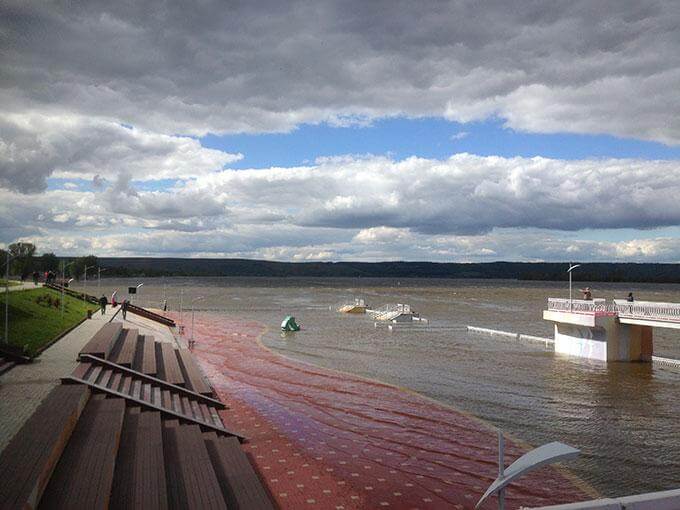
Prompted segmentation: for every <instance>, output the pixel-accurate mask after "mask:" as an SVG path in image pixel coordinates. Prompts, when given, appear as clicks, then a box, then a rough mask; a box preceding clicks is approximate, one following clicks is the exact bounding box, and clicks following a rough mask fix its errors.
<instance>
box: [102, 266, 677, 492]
mask: <svg viewBox="0 0 680 510" xmlns="http://www.w3.org/2000/svg"><path fill="white" fill-rule="evenodd" d="M142 281H143V282H144V286H143V287H142V288H141V289H140V294H139V295H138V296H137V297H136V300H137V302H138V303H139V304H142V305H146V306H154V307H159V306H160V303H161V302H162V300H163V298H164V297H165V298H166V299H167V300H168V307H169V308H170V309H173V310H174V309H177V308H178V307H179V295H180V291H181V292H182V294H183V296H182V301H183V310H184V313H185V314H187V315H185V320H184V322H185V324H187V334H190V330H191V327H190V324H191V319H190V309H191V300H192V298H196V297H199V296H202V297H203V299H200V300H196V301H194V305H195V307H196V310H197V311H198V312H197V314H196V317H197V320H198V319H200V314H201V313H206V310H209V311H210V313H219V314H229V315H230V316H234V317H243V318H247V319H255V320H257V321H260V322H262V323H265V324H267V325H268V326H270V328H271V329H270V330H269V332H268V333H267V334H266V335H265V338H264V342H265V343H266V344H267V345H269V346H270V347H272V348H274V349H275V350H276V351H278V352H280V353H282V354H284V355H286V356H290V357H293V358H296V359H299V360H302V361H306V362H310V363H314V364H316V365H320V366H324V367H329V368H333V369H338V370H343V371H346V372H351V373H355V374H359V375H362V376H367V377H370V378H374V379H379V380H382V381H385V382H388V383H392V384H396V385H398V386H402V387H405V388H408V389H411V390H414V391H417V392H420V393H422V394H423V395H426V396H428V397H431V398H434V399H436V400H439V401H441V402H444V403H446V404H450V405H452V406H454V407H456V408H458V409H461V410H464V411H467V412H470V413H472V414H474V415H476V416H478V417H480V418H482V419H484V420H486V421H488V422H490V423H491V424H493V425H495V426H497V427H500V428H502V429H503V430H504V431H505V432H507V433H509V434H510V435H512V436H514V437H516V438H518V439H521V440H523V441H525V442H527V443H529V444H531V445H534V446H538V445H539V444H542V443H545V442H549V441H555V440H558V441H563V442H565V443H567V444H570V445H572V446H574V447H577V448H579V449H581V450H582V452H583V455H582V457H581V458H580V459H579V460H577V461H573V462H571V463H570V464H569V467H570V468H571V469H572V470H573V471H574V472H575V473H576V474H577V475H578V476H580V477H581V478H582V479H584V480H586V481H587V482H589V483H590V484H591V485H592V486H593V487H595V488H596V489H597V490H599V491H600V492H601V493H602V494H603V495H604V496H620V495H625V494H632V493H638V492H645V491H654V490H663V489H671V488H677V487H678V486H680V426H679V424H678V417H680V401H679V399H678V398H677V397H678V394H679V392H680V367H665V366H659V365H652V364H646V363H609V364H605V363H601V362H595V361H588V360H582V359H578V358H571V357H566V356H561V355H556V354H554V353H553V351H552V347H550V346H548V347H546V346H544V345H543V344H537V343H525V342H517V341H515V340H509V339H504V338H499V337H488V336H481V335H474V334H468V332H467V331H466V326H467V325H474V326H481V327H487V328H494V329H502V330H506V331H512V332H517V333H525V334H531V335H538V336H552V327H551V325H550V324H549V323H547V322H545V321H543V319H542V310H543V309H544V308H545V305H546V302H547V298H548V297H567V295H568V289H567V288H566V284H564V283H556V282H517V281H510V280H420V279H418V280H401V281H392V280H387V279H323V278H318V279H292V278H285V279H267V278H248V279H245V278H164V279H161V278H156V279H149V278H145V279H143V280H102V282H101V283H102V287H101V291H102V292H107V293H108V294H109V295H110V292H111V291H112V290H113V289H118V292H119V299H120V298H121V297H124V296H125V290H126V289H127V287H128V286H134V285H137V284H138V283H140V282H142ZM589 285H590V287H592V288H593V291H594V293H593V295H594V297H596V298H598V297H606V298H613V297H617V298H624V297H625V296H626V295H627V294H628V292H629V291H633V292H634V293H635V296H636V299H639V300H650V301H669V302H680V285H653V284H605V283H602V284H592V283H589ZM89 286H90V288H89V291H90V292H91V293H94V292H93V291H94V290H95V289H96V283H92V282H90V283H89ZM577 287H578V284H575V288H577ZM354 297H362V298H364V299H365V300H366V301H367V303H368V304H369V305H370V306H372V307H375V308H379V307H381V306H383V305H385V304H394V303H408V304H410V305H411V306H412V308H413V309H414V310H416V311H417V312H419V313H420V314H421V315H422V316H423V317H426V318H427V319H429V320H430V325H429V327H416V328H409V329H408V330H401V331H389V330H387V329H386V328H375V327H374V322H373V320H372V319H371V318H370V317H368V316H357V315H345V314H339V313H337V312H336V311H335V309H336V308H337V307H338V306H339V305H340V304H342V303H343V302H345V301H351V300H353V298H354ZM199 310H200V311H199ZM287 314H292V315H294V316H295V317H296V319H297V321H298V322H299V323H301V324H302V327H303V330H302V331H300V332H297V333H289V334H286V335H282V334H281V332H280V331H279V325H280V323H281V320H282V318H283V317H284V316H285V315H287ZM654 350H655V354H656V355H659V356H666V357H671V358H680V331H673V330H658V329H657V330H655V331H654Z"/></svg>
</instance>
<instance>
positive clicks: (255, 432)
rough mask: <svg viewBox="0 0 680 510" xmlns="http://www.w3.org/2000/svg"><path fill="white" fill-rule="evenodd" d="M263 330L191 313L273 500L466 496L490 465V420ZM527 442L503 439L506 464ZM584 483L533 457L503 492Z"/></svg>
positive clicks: (543, 498)
mask: <svg viewBox="0 0 680 510" xmlns="http://www.w3.org/2000/svg"><path fill="white" fill-rule="evenodd" d="M264 332H265V327H263V326H262V325H261V324H258V323H256V322H252V321H241V320H236V319H229V318H223V317H218V316H217V315H208V314H201V316H200V320H197V321H196V333H195V338H196V346H195V350H194V354H195V356H196V358H197V359H198V360H199V362H200V363H201V365H202V366H203V369H204V371H205V372H206V374H207V375H208V376H209V377H210V379H211V381H212V383H213V385H214V387H215V389H216V391H217V392H218V393H219V394H220V396H221V397H222V398H223V399H224V400H225V401H228V402H229V404H230V406H231V408H232V409H234V410H235V411H236V412H232V413H229V412H224V413H222V417H223V420H224V422H225V424H226V425H227V427H231V428H232V429H234V430H235V431H237V432H241V433H243V434H244V435H246V436H247V437H248V438H249V443H248V444H246V445H244V446H245V449H246V450H247V451H249V453H250V454H251V455H252V457H253V460H254V462H255V464H256V465H257V467H258V469H259V471H260V473H261V474H262V476H263V478H264V481H265V483H266V484H267V486H268V488H269V490H270V491H271V494H272V496H273V497H274V499H275V500H276V502H277V503H278V504H279V505H280V506H281V508H291V509H300V508H323V509H326V508H330V509H337V510H343V509H350V508H421V509H427V508H442V509H443V508H447V509H448V508H455V509H463V508H473V507H474V505H475V503H476V502H477V500H478V499H479V497H480V496H481V495H482V494H483V493H484V491H485V490H486V487H487V486H488V485H489V484H490V483H491V481H493V479H494V478H495V477H496V475H497V450H496V444H497V439H496V432H495V430H493V429H491V427H490V426H488V425H487V424H485V423H483V422H481V421H480V420H478V419H476V418H474V417H472V416H469V415H467V414H464V413H462V412H459V411H456V410H455V409H452V408H449V407H446V406H443V405H440V404H438V403H435V402H434V401H431V400H429V399H426V398H424V397H422V396H420V395H417V394H414V393H411V392H408V391H406V390H403V389H400V388H397V387H394V386H390V385H387V384H382V383H380V382H377V381H371V380H367V379H363V378H360V377H357V376H354V375H350V374H345V373H340V372H334V371H332V370H327V369H323V368H317V367H314V366H311V365H307V364H304V363H301V362H297V361H293V360H289V359H287V358H284V357H282V356H280V355H278V354H276V353H273V352H271V351H270V350H268V349H267V348H266V347H264V346H263V345H262V344H261V342H260V337H261V336H262V334H263V333H264ZM233 416H238V417H239V418H237V419H236V420H234V419H233ZM525 451H526V450H525V449H524V448H523V447H521V446H519V445H518V444H517V443H515V442H513V441H511V440H508V441H507V443H506V465H507V464H509V463H510V462H512V461H513V460H514V459H515V458H517V457H519V456H520V455H521V454H522V453H524V452H525ZM592 495H593V494H592V492H591V491H589V490H588V489H587V488H586V487H585V486H584V485H583V484H581V483H580V482H578V480H576V479H575V478H574V477H571V476H569V475H567V474H565V473H563V472H562V471H558V470H557V469H554V468H542V469H539V470H537V471H535V472H533V473H531V474H529V475H527V476H526V477H525V478H524V479H523V480H521V481H520V482H518V483H517V484H513V485H512V486H511V488H510V489H509V490H508V492H507V496H506V502H507V508H518V507H519V506H529V507H531V506H542V505H547V504H555V503H563V502H570V501H577V500H584V499H589V498H591V497H592ZM496 504H497V503H496V500H495V499H493V498H492V499H491V500H490V501H488V502H487V504H486V505H485V506H484V508H496Z"/></svg>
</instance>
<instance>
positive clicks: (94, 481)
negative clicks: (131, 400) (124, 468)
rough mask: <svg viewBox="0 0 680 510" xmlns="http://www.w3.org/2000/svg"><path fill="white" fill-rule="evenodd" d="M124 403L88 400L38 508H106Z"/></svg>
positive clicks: (115, 400)
mask: <svg viewBox="0 0 680 510" xmlns="http://www.w3.org/2000/svg"><path fill="white" fill-rule="evenodd" d="M124 415H125V400H123V399H121V398H113V399H111V398H109V399H103V400H97V399H92V400H90V401H89V402H88V403H87V406H86V407H85V410H84V411H83V414H82V416H81V417H80V419H79V420H78V424H77V425H76V428H75V430H74V431H73V435H72V436H71V439H70V440H69V443H68V445H67V446H66V448H65V449H64V452H63V454H62V456H61V459H59V463H58V464H57V467H56V469H55V470H54V473H53V474H52V477H51V478H50V482H49V484H48V485H47V488H46V489H45V493H44V494H43V498H42V500H41V502H40V508H42V509H61V508H64V509H66V508H106V507H107V505H108V502H109V498H110V496H111V486H112V483H113V472H114V468H115V465H116V455H117V452H118V445H119V441H120V434H121V429H122V427H123V418H124Z"/></svg>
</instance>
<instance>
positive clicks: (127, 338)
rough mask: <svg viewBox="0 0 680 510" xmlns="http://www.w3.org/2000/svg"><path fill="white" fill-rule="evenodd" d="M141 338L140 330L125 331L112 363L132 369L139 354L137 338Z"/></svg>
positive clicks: (113, 355) (112, 357)
mask: <svg viewBox="0 0 680 510" xmlns="http://www.w3.org/2000/svg"><path fill="white" fill-rule="evenodd" d="M138 336H139V330H138V329H126V330H123V334H122V335H121V338H120V340H119V341H118V343H117V345H116V349H115V351H114V353H113V354H112V355H111V361H113V362H114V363H117V364H118V365H123V366H124V367H128V368H129V367H131V366H132V362H133V361H134V360H135V353H136V352H137V337H138Z"/></svg>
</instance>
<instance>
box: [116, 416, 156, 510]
mask: <svg viewBox="0 0 680 510" xmlns="http://www.w3.org/2000/svg"><path fill="white" fill-rule="evenodd" d="M111 508H113V509H130V510H134V509H138V508H144V509H148V510H164V509H166V508H168V499H167V491H166V482H165V464H164V457H163V431H162V427H161V415H160V413H159V412H141V413H140V412H139V408H129V409H128V412H127V413H126V414H125V422H124V423H123V432H122V436H121V447H120V449H119V451H118V457H117V458H116V473H115V476H114V479H113V489H112V491H111Z"/></svg>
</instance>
